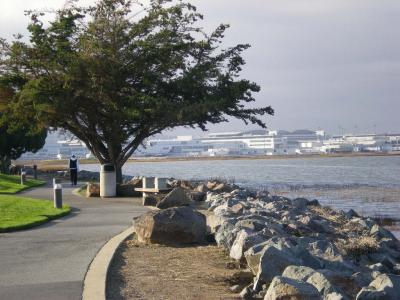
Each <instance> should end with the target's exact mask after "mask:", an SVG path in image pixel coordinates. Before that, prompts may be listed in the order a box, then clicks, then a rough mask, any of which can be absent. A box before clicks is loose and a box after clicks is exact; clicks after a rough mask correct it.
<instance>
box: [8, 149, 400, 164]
mask: <svg viewBox="0 0 400 300" xmlns="http://www.w3.org/2000/svg"><path fill="white" fill-rule="evenodd" d="M382 156H388V157H392V156H400V152H394V153H379V152H363V153H335V154H333V153H332V154H297V155H268V156H267V155H265V156H214V157H211V156H190V157H166V156H163V157H154V156H152V157H140V158H139V157H138V158H130V159H129V160H128V161H127V163H135V162H138V163H143V162H176V161H225V160H267V159H282V160H283V159H296V158H305V159H313V158H337V157H382ZM14 163H16V164H18V165H33V164H37V165H38V166H39V167H40V166H52V165H64V164H65V165H66V164H67V159H61V160H57V159H50V160H17V161H14ZM98 163H99V161H98V160H97V159H81V160H80V164H98Z"/></svg>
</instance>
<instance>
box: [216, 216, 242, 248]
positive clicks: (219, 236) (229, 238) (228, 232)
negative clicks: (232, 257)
mask: <svg viewBox="0 0 400 300" xmlns="http://www.w3.org/2000/svg"><path fill="white" fill-rule="evenodd" d="M237 232H238V230H237V229H236V228H235V227H234V225H233V224H232V223H231V222H229V221H228V220H227V219H225V221H224V222H223V223H222V224H221V226H219V227H218V229H217V232H216V233H215V236H214V237H215V241H216V242H217V244H218V246H221V247H224V248H225V249H230V248H231V246H232V244H233V242H234V241H235V238H236V234H237Z"/></svg>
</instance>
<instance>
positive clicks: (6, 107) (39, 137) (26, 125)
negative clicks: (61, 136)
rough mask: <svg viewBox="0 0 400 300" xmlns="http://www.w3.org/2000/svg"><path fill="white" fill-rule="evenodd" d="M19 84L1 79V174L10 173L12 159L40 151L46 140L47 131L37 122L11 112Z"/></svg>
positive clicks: (8, 79)
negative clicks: (29, 152) (17, 116)
mask: <svg viewBox="0 0 400 300" xmlns="http://www.w3.org/2000/svg"><path fill="white" fill-rule="evenodd" d="M15 84H18V83H17V81H14V79H12V78H7V77H6V76H3V77H0V172H2V173H8V171H9V166H10V164H11V160H12V159H18V158H19V157H20V156H21V155H22V154H23V153H25V152H28V151H32V152H36V151H38V150H40V149H41V148H42V147H43V145H44V143H45V140H46V137H47V130H46V129H44V128H38V126H36V125H37V124H35V123H36V122H35V120H32V118H29V117H26V118H22V116H19V118H16V117H15V116H14V112H13V111H12V110H11V107H10V106H11V104H12V103H13V100H14V99H15V94H16V90H15V89H14V88H15V87H14V85H15Z"/></svg>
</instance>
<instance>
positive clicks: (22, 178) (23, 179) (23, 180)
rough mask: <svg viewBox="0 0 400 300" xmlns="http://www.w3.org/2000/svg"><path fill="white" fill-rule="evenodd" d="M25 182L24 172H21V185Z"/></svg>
mask: <svg viewBox="0 0 400 300" xmlns="http://www.w3.org/2000/svg"><path fill="white" fill-rule="evenodd" d="M25 181H26V172H25V171H22V172H21V185H25Z"/></svg>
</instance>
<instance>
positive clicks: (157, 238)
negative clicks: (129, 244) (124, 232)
mask: <svg viewBox="0 0 400 300" xmlns="http://www.w3.org/2000/svg"><path fill="white" fill-rule="evenodd" d="M134 229H135V232H136V234H137V238H138V241H139V242H143V243H156V244H167V245H170V244H192V243H202V242H204V240H205V236H206V230H207V226H206V220H205V217H204V215H202V214H200V213H199V212H197V211H195V210H193V209H192V208H190V207H173V208H168V209H165V210H158V211H154V210H153V211H150V212H147V213H145V214H143V215H141V216H139V217H137V218H135V219H134Z"/></svg>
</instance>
